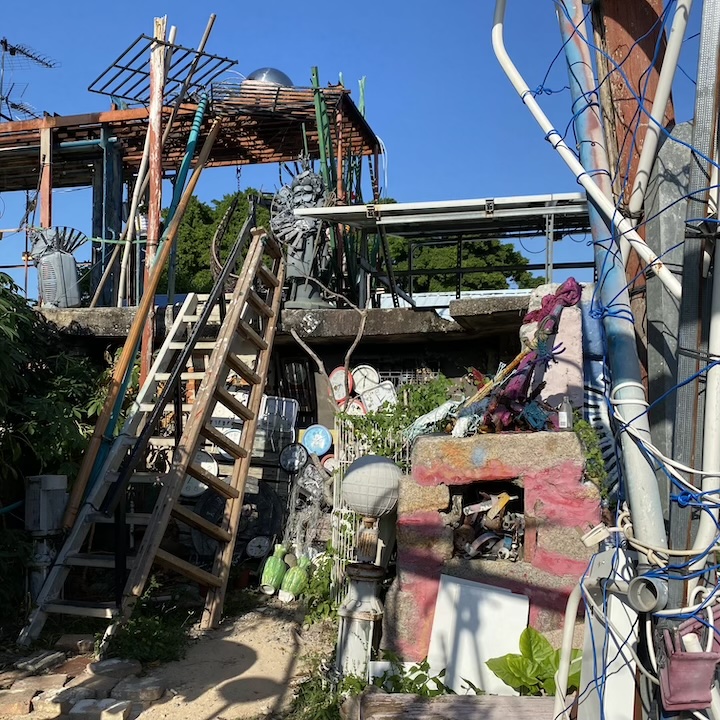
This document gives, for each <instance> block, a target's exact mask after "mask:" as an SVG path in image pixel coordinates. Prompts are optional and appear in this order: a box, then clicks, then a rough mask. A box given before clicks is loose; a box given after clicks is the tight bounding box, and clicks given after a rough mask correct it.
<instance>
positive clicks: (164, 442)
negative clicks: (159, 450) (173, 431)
mask: <svg viewBox="0 0 720 720" xmlns="http://www.w3.org/2000/svg"><path fill="white" fill-rule="evenodd" d="M149 442H150V444H151V445H154V446H155V447H175V445H176V444H177V443H176V442H175V438H174V437H161V436H159V435H157V436H155V437H151V438H150V440H149Z"/></svg>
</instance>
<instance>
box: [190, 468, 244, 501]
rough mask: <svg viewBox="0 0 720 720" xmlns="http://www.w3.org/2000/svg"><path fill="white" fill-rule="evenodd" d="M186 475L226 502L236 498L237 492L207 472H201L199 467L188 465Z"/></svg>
mask: <svg viewBox="0 0 720 720" xmlns="http://www.w3.org/2000/svg"><path fill="white" fill-rule="evenodd" d="M187 474H188V475H189V476H190V477H193V478H195V479H196V480H198V481H199V482H201V483H205V485H207V486H208V487H211V488H212V489H213V490H214V491H215V492H216V493H218V494H219V495H222V496H223V497H224V498H226V499H228V500H229V499H231V498H236V497H237V496H238V491H237V490H236V489H235V488H234V487H232V485H230V484H229V483H226V482H223V481H222V480H221V479H220V478H219V477H216V476H215V475H212V474H211V473H209V472H208V471H207V470H203V468H201V467H200V466H199V465H193V464H190V465H188V466H187Z"/></svg>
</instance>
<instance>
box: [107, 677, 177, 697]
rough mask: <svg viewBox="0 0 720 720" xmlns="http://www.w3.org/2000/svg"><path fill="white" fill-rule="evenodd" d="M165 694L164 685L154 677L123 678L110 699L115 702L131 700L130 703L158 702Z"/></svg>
mask: <svg viewBox="0 0 720 720" xmlns="http://www.w3.org/2000/svg"><path fill="white" fill-rule="evenodd" d="M164 693H165V684H164V683H163V682H162V681H161V680H159V679H158V678H154V677H149V676H148V677H143V678H131V677H129V678H125V680H122V681H120V682H119V683H118V684H117V685H116V686H115V688H114V689H113V691H112V693H110V695H111V697H114V698H116V699H117V700H131V701H132V702H154V701H155V700H159V699H160V698H161V697H162V696H163V694H164Z"/></svg>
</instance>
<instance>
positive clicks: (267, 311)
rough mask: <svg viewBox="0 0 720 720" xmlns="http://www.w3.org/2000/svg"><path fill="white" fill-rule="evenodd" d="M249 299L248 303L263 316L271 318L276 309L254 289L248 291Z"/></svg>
mask: <svg viewBox="0 0 720 720" xmlns="http://www.w3.org/2000/svg"><path fill="white" fill-rule="evenodd" d="M247 301H248V304H249V305H252V307H253V308H255V310H257V311H258V312H259V313H260V314H261V315H262V316H263V317H266V318H271V317H272V316H273V314H274V311H273V310H272V309H271V308H270V306H269V305H268V304H267V303H266V302H265V301H264V300H263V299H262V298H261V297H260V296H259V295H258V294H257V293H256V292H255V291H254V290H251V291H250V292H249V293H248V299H247Z"/></svg>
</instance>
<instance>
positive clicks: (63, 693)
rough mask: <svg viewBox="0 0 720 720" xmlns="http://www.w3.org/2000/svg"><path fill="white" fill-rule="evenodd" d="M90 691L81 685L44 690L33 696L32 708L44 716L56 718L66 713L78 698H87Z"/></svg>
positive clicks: (78, 700)
mask: <svg viewBox="0 0 720 720" xmlns="http://www.w3.org/2000/svg"><path fill="white" fill-rule="evenodd" d="M89 698H90V691H89V690H86V689H85V688H81V687H74V688H62V689H60V690H46V691H45V692H44V693H41V694H40V695H38V696H37V697H35V698H33V701H32V705H33V710H35V711H36V712H37V713H38V717H40V715H42V716H43V717H45V718H48V720H49V719H50V718H56V717H58V716H60V715H67V714H68V713H69V712H70V710H71V709H72V708H73V707H74V706H75V704H76V703H78V702H80V700H88V699H89Z"/></svg>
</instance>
